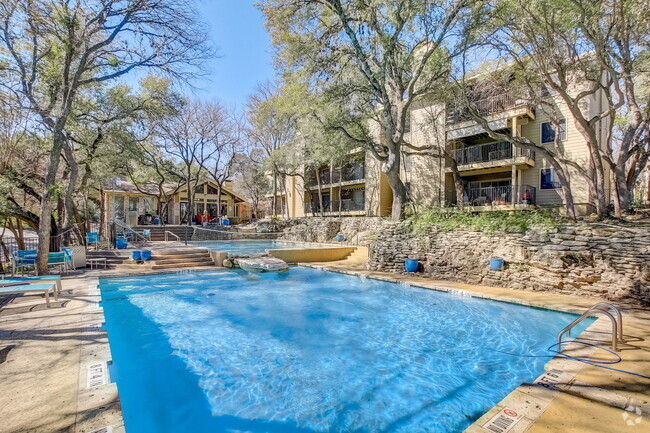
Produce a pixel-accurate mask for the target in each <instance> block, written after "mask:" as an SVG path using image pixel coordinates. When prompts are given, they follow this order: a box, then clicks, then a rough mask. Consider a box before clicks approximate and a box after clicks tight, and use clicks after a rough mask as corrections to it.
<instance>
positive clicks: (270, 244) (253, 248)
mask: <svg viewBox="0 0 650 433" xmlns="http://www.w3.org/2000/svg"><path fill="white" fill-rule="evenodd" d="M190 243H191V244H192V245H196V246H201V247H205V248H208V249H210V250H214V251H228V252H229V253H232V254H256V253H263V252H265V251H266V250H268V249H276V250H277V249H288V248H318V245H315V244H309V243H304V242H285V241H274V240H268V239H265V240H259V241H254V240H253V241H248V240H245V241H199V242H190Z"/></svg>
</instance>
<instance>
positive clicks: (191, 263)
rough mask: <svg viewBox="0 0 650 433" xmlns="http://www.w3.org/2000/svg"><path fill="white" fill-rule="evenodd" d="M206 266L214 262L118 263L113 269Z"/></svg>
mask: <svg viewBox="0 0 650 433" xmlns="http://www.w3.org/2000/svg"><path fill="white" fill-rule="evenodd" d="M206 266H214V263H212V261H210V262H200V263H194V262H187V263H170V264H166V265H154V264H151V263H146V264H144V263H143V264H127V263H123V264H119V265H117V266H116V267H115V269H140V270H143V271H144V270H159V269H175V268H198V267H206Z"/></svg>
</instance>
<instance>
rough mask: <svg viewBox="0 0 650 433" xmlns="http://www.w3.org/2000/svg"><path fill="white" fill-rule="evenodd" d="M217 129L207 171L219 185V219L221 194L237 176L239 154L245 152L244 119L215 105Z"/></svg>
mask: <svg viewBox="0 0 650 433" xmlns="http://www.w3.org/2000/svg"><path fill="white" fill-rule="evenodd" d="M214 122H215V129H214V133H213V135H212V139H211V142H210V148H211V150H212V156H211V157H210V158H209V159H208V160H207V166H206V170H207V172H208V175H209V177H210V178H211V179H212V180H214V182H215V183H216V184H217V197H219V199H218V200H219V204H218V206H217V217H220V216H221V193H222V191H223V186H224V184H225V183H226V181H228V180H230V178H231V177H232V176H233V175H234V174H235V163H236V159H237V156H238V154H242V153H244V152H245V149H244V148H243V145H244V142H243V140H242V134H243V119H242V117H241V116H239V115H238V114H236V113H228V112H227V110H226V109H225V108H224V107H222V106H221V105H219V104H214Z"/></svg>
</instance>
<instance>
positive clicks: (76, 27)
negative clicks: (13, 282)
mask: <svg viewBox="0 0 650 433" xmlns="http://www.w3.org/2000/svg"><path fill="white" fill-rule="evenodd" d="M199 23H200V21H199V20H198V16H197V14H196V13H195V11H194V9H193V8H191V7H188V4H187V3H186V2H183V1H180V0H129V1H123V0H103V1H99V0H89V1H84V2H81V1H74V2H70V1H67V0H28V1H25V0H6V1H3V2H2V3H1V4H0V44H1V45H0V46H1V47H2V49H1V50H0V85H1V86H2V87H4V88H5V89H6V90H7V91H8V92H12V93H16V94H19V95H20V100H21V101H23V102H24V103H25V108H27V109H29V110H30V111H31V112H32V113H33V114H34V115H35V118H36V119H38V121H39V122H40V123H41V124H42V125H43V128H44V129H47V130H48V131H49V133H50V135H51V145H50V149H49V162H48V165H47V170H46V176H45V181H44V185H43V187H44V188H43V194H42V197H41V203H40V211H39V214H40V216H41V218H40V223H39V230H38V235H39V249H38V259H37V269H38V272H39V273H40V274H43V273H46V272H47V253H48V248H49V236H50V229H51V215H52V200H53V199H55V198H57V197H58V194H59V192H58V189H57V187H56V182H57V175H58V172H59V162H60V159H61V153H62V152H63V151H64V148H65V146H66V134H65V130H66V127H67V124H68V121H69V119H70V116H71V113H72V109H73V105H74V103H75V101H76V100H77V98H78V97H79V95H80V94H81V93H82V92H83V91H84V90H85V89H87V88H88V87H90V86H93V85H95V84H98V83H105V82H108V81H110V80H113V79H116V78H119V77H121V76H124V75H125V74H128V73H130V72H131V71H134V70H138V69H150V68H154V69H156V70H160V71H163V72H165V73H168V74H170V75H172V76H174V77H177V78H181V79H183V78H187V77H189V76H190V75H191V74H192V73H193V72H195V68H193V66H197V65H198V64H200V63H201V62H202V60H203V59H205V58H206V57H208V56H210V55H211V52H210V50H209V49H207V48H206V40H207V37H206V32H205V31H204V29H202V28H201V26H200V24H199Z"/></svg>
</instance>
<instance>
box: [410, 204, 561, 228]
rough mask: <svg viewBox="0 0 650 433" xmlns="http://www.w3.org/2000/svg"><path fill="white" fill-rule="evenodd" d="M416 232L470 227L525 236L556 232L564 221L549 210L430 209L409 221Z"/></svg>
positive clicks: (420, 212) (424, 210) (422, 211)
mask: <svg viewBox="0 0 650 433" xmlns="http://www.w3.org/2000/svg"><path fill="white" fill-rule="evenodd" d="M408 221H410V223H411V225H410V229H411V231H413V232H414V233H419V234H424V233H426V232H427V231H428V230H430V229H432V228H437V229H442V230H448V231H451V230H454V229H458V228H467V229H471V230H477V231H482V232H488V233H492V232H502V233H523V232H525V231H526V230H528V229H529V228H532V227H537V228H545V229H554V228H558V227H560V226H561V224H562V221H561V219H560V217H559V216H558V215H557V214H554V213H551V212H549V211H539V210H538V211H493V212H479V213H470V212H467V211H462V210H457V209H441V208H427V209H423V210H421V211H419V212H417V213H415V214H413V215H411V216H410V217H409V218H408Z"/></svg>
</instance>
